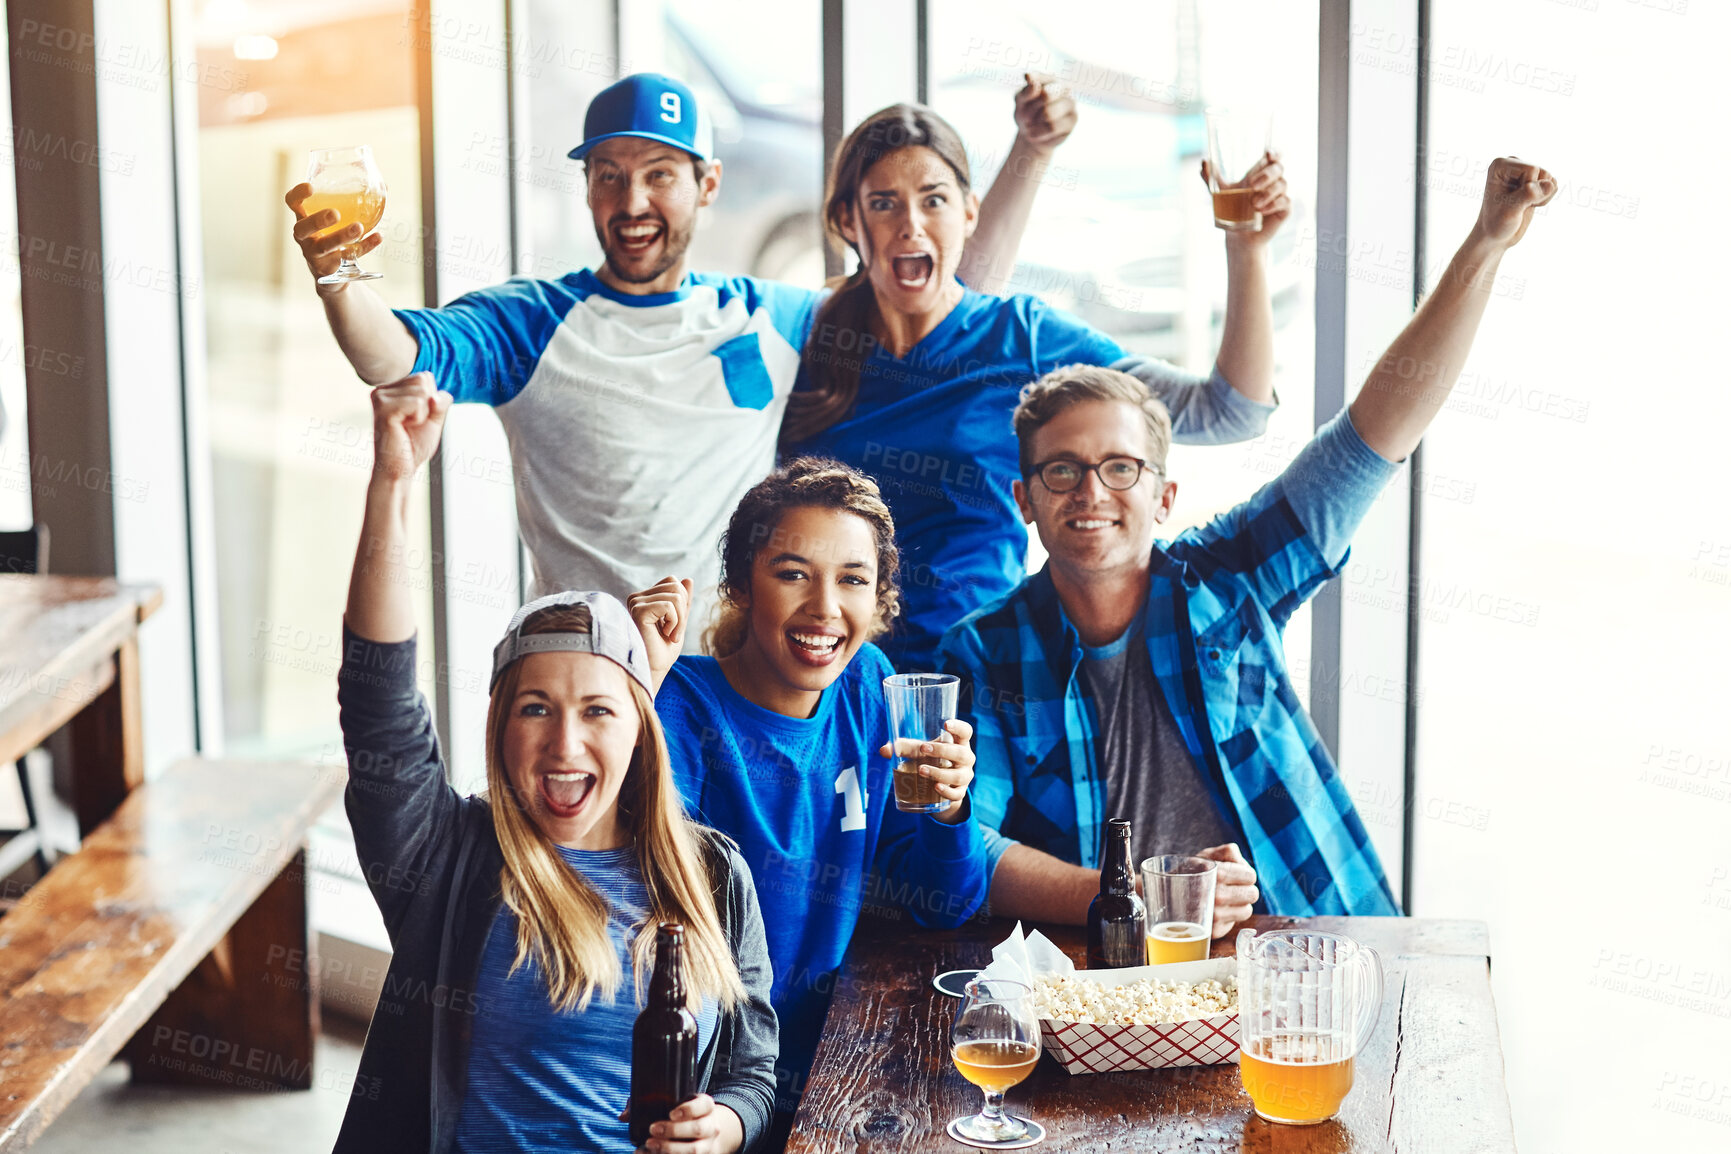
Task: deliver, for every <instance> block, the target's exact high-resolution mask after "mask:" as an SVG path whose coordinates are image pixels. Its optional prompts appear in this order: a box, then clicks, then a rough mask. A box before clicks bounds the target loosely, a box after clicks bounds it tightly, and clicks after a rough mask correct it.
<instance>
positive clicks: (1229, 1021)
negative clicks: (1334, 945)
mask: <svg viewBox="0 0 1731 1154" xmlns="http://www.w3.org/2000/svg"><path fill="white" fill-rule="evenodd" d="M986 975H992V976H996V977H1005V978H1015V979H1018V980H1020V981H1024V982H1027V983H1029V984H1034V983H1036V982H1038V981H1040V980H1041V979H1042V978H1069V979H1072V980H1074V981H1081V982H1089V983H1092V984H1096V985H1100V986H1107V987H1110V986H1122V985H1126V984H1128V983H1131V982H1135V981H1138V980H1140V979H1143V978H1152V979H1155V980H1157V981H1161V982H1167V983H1178V982H1188V983H1190V984H1191V985H1196V984H1198V983H1201V982H1207V981H1216V982H1220V983H1221V984H1222V985H1225V984H1227V983H1236V981H1237V978H1238V962H1237V960H1236V959H1234V958H1213V959H1210V960H1208V961H1202V962H1175V963H1172V964H1169V965H1164V966H1131V967H1127V968H1125V969H1120V970H1078V969H1076V967H1075V964H1074V963H1073V962H1071V961H1070V959H1069V957H1068V956H1066V955H1065V954H1064V952H1063V951H1062V950H1060V949H1058V947H1056V946H1054V945H1053V944H1052V943H1051V942H1050V941H1048V940H1047V939H1046V936H1045V935H1044V934H1041V933H1040V932H1039V931H1037V930H1036V931H1034V932H1033V933H1030V934H1028V935H1027V936H1026V937H1023V934H1022V926H1021V923H1020V922H1018V923H1017V924H1016V928H1015V929H1014V930H1013V931H1012V932H1011V934H1010V936H1009V937H1008V938H1006V939H1005V940H1004V941H1003V942H1001V943H999V944H998V945H997V946H994V947H993V949H992V961H991V963H990V964H989V965H988V966H987V967H986V969H985V970H984V971H982V975H981V976H986ZM1238 1038H1239V1034H1238V1012H1237V1010H1233V1011H1232V1012H1231V1013H1227V1014H1215V1015H1213V1016H1212V1017H1207V1018H1191V1019H1188V1020H1186V1021H1182V1022H1162V1023H1159V1024H1157V1025H1132V1026H1123V1025H1101V1024H1098V1023H1095V1022H1071V1021H1059V1020H1057V1019H1053V1018H1045V1017H1042V1018H1041V1019H1040V1040H1041V1042H1042V1043H1043V1048H1044V1049H1045V1050H1047V1051H1049V1052H1050V1053H1051V1055H1052V1056H1053V1057H1054V1058H1056V1059H1057V1060H1058V1062H1059V1063H1060V1064H1061V1065H1062V1066H1063V1067H1064V1069H1065V1070H1067V1071H1069V1072H1070V1073H1072V1074H1100V1073H1104V1072H1106V1071H1108V1070H1159V1069H1164V1068H1166V1067H1170V1066H1213V1065H1219V1064H1221V1063H1224V1062H1235V1061H1237V1060H1238Z"/></svg>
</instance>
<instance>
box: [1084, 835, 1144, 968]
mask: <svg viewBox="0 0 1731 1154" xmlns="http://www.w3.org/2000/svg"><path fill="white" fill-rule="evenodd" d="M1147 925H1148V921H1147V910H1146V909H1145V908H1144V907H1143V905H1142V899H1141V898H1139V897H1137V896H1136V875H1135V874H1134V873H1133V872H1131V868H1130V823H1129V822H1127V821H1125V820H1123V819H1122V818H1113V819H1112V820H1111V821H1109V822H1107V823H1106V852H1105V854H1104V855H1103V856H1102V858H1101V862H1100V892H1099V893H1097V894H1095V895H1094V900H1093V901H1092V902H1090V903H1089V904H1088V968H1089V969H1090V970H1111V969H1118V968H1120V967H1123V966H1140V965H1143V964H1145V963H1146V962H1147V960H1148V958H1147V946H1146V944H1145V942H1144V938H1145V937H1146V934H1147Z"/></svg>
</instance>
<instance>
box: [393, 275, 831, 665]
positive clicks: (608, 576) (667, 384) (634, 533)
mask: <svg viewBox="0 0 1731 1154" xmlns="http://www.w3.org/2000/svg"><path fill="white" fill-rule="evenodd" d="M817 299H818V297H817V294H816V293H814V292H810V291H808V290H805V289H798V288H794V287H792V286H790V285H783V284H776V283H774V282H773V281H762V280H756V279H754V278H752V277H719V276H712V275H709V274H704V273H693V274H690V275H688V276H687V277H686V278H685V280H684V281H683V282H682V283H681V284H680V286H679V288H678V289H676V290H674V291H673V292H669V293H658V294H654V295H650V296H633V295H631V294H629V293H621V292H616V291H615V290H613V289H611V288H609V287H607V285H605V284H603V283H602V282H601V281H600V280H598V279H597V278H596V276H595V274H594V273H592V272H589V271H587V270H584V271H581V272H574V273H570V274H569V275H566V276H563V277H560V278H559V279H557V280H534V279H530V278H526V277H518V278H514V279H512V280H510V281H507V282H506V283H504V284H502V285H495V286H493V287H491V288H486V289H482V290H480V291H479V292H472V293H469V294H468V295H466V296H462V297H459V298H458V299H456V300H454V301H452V302H451V303H450V304H448V305H445V306H444V307H443V308H437V309H401V310H398V311H397V313H396V315H397V317H399V318H400V319H401V320H402V322H403V323H404V324H405V325H406V326H407V327H408V329H409V332H410V333H412V334H413V335H414V337H415V339H416V341H417V342H418V345H419V350H420V351H419V352H418V353H417V355H416V357H415V366H414V367H415V371H417V372H420V371H426V372H430V373H432V374H433V378H434V380H435V381H436V382H437V383H438V385H439V387H440V388H443V389H447V390H449V391H450V392H451V394H452V395H453V396H454V397H456V399H457V400H458V401H475V402H480V403H483V404H489V405H492V406H493V407H494V408H495V409H496V410H497V412H498V414H499V421H500V423H501V424H502V425H504V427H505V436H506V438H507V439H508V440H509V442H510V445H511V465H512V480H513V484H514V485H515V487H516V496H517V521H518V525H519V528H520V529H521V532H522V534H523V543H524V544H525V545H527V546H528V549H529V554H530V557H531V559H532V560H533V562H534V582H533V588H532V589H531V592H530V596H532V597H534V596H540V595H542V594H546V593H552V592H556V591H558V590H561V589H601V590H605V591H606V592H608V593H611V594H613V595H614V596H616V597H620V598H623V597H625V596H627V595H628V594H630V593H634V592H636V591H637V590H639V589H646V588H648V587H649V586H650V585H653V584H654V583H655V582H657V581H659V580H660V579H661V578H663V577H666V576H669V575H674V576H679V577H690V578H691V579H692V581H693V583H694V584H695V586H696V590H695V593H696V604H697V610H698V612H699V614H701V613H703V612H705V611H706V609H707V607H708V605H709V604H711V602H712V600H713V597H714V589H715V586H716V584H717V581H718V577H719V561H718V559H717V554H716V548H715V545H716V542H717V541H718V540H720V538H721V532H722V530H723V529H724V528H726V526H727V519H728V517H730V516H731V515H732V513H733V509H734V506H735V505H737V504H738V503H739V499H740V498H741V497H742V496H744V495H745V491H746V490H747V489H749V488H750V487H751V486H753V485H755V484H757V482H759V481H761V480H762V479H763V478H764V477H765V476H766V475H767V474H768V473H769V471H770V469H771V468H772V467H773V466H774V463H775V441H776V437H777V436H778V434H779V433H780V430H781V414H782V410H783V409H784V408H785V407H786V405H787V397H788V394H789V393H790V392H791V391H792V390H793V383H794V378H795V375H796V374H797V372H798V368H799V350H800V348H801V346H802V345H803V344H804V343H805V335H806V332H807V330H808V329H809V328H810V326H811V318H812V312H813V310H814V308H815V306H816V302H817ZM699 619H700V620H701V616H700V617H699ZM696 633H697V631H695V630H694V631H693V638H694V639H695V637H696Z"/></svg>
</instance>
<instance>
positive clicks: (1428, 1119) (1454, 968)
mask: <svg viewBox="0 0 1731 1154" xmlns="http://www.w3.org/2000/svg"><path fill="white" fill-rule="evenodd" d="M1249 924H1250V926H1251V928H1253V929H1256V930H1257V931H1258V932H1261V931H1263V930H1269V929H1280V928H1286V927H1289V926H1294V925H1300V924H1302V925H1305V926H1308V927H1311V928H1314V929H1319V930H1327V931H1330V932H1335V933H1343V934H1346V935H1348V936H1350V937H1352V938H1355V939H1357V940H1358V941H1361V942H1363V943H1365V944H1366V945H1369V946H1372V947H1374V948H1375V949H1376V950H1378V951H1379V952H1380V953H1381V954H1382V959H1383V966H1384V968H1385V971H1386V976H1387V992H1386V995H1385V997H1384V1001H1383V1006H1382V1014H1381V1017H1380V1018H1379V1020H1378V1022H1377V1025H1376V1030H1375V1032H1374V1034H1373V1035H1372V1037H1371V1040H1370V1043H1369V1044H1368V1046H1367V1047H1366V1049H1365V1051H1364V1052H1363V1053H1361V1054H1360V1055H1359V1058H1358V1062H1357V1064H1356V1066H1357V1071H1356V1079H1355V1082H1354V1086H1353V1090H1352V1093H1351V1094H1350V1095H1349V1096H1348V1097H1347V1099H1346V1102H1345V1103H1344V1105H1343V1106H1342V1110H1341V1115H1340V1117H1339V1118H1338V1119H1337V1120H1335V1121H1332V1122H1326V1123H1323V1124H1321V1125H1318V1126H1276V1125H1272V1124H1270V1123H1267V1122H1264V1121H1262V1120H1261V1119H1259V1118H1257V1117H1256V1116H1255V1115H1254V1114H1253V1113H1252V1111H1251V1106H1250V1099H1249V1098H1248V1097H1246V1096H1245V1094H1244V1090H1243V1087H1242V1085H1241V1084H1240V1082H1239V1078H1238V1067H1237V1065H1236V1064H1228V1065H1221V1066H1200V1067H1198V1066H1193V1067H1187V1068H1179V1069H1170V1070H1144V1071H1136V1072H1125V1073H1115V1074H1076V1075H1072V1074H1067V1073H1065V1072H1064V1069H1063V1067H1062V1066H1060V1065H1058V1064H1057V1062H1056V1061H1054V1060H1053V1059H1052V1058H1051V1057H1050V1056H1047V1057H1043V1058H1042V1059H1041V1061H1040V1065H1039V1066H1038V1068H1036V1070H1035V1071H1034V1074H1033V1076H1032V1077H1030V1078H1029V1079H1028V1080H1027V1081H1026V1082H1024V1083H1022V1084H1021V1085H1020V1086H1018V1087H1016V1088H1015V1089H1013V1090H1011V1091H1010V1093H1009V1096H1008V1108H1009V1109H1010V1110H1011V1111H1012V1112H1013V1113H1017V1114H1025V1115H1028V1116H1031V1117H1033V1118H1035V1119H1037V1120H1038V1121H1039V1122H1040V1123H1041V1124H1042V1125H1044V1126H1045V1127H1046V1131H1047V1137H1046V1141H1045V1142H1044V1143H1043V1144H1042V1145H1041V1146H1040V1147H1037V1148H1036V1149H1044V1150H1051V1151H1060V1150H1061V1151H1065V1152H1066V1154H1068V1152H1070V1151H1096V1150H1097V1151H1106V1150H1110V1151H1114V1152H1117V1151H1131V1150H1135V1151H1142V1150H1146V1151H1167V1150H1170V1151H1184V1152H1186V1154H1215V1152H1220V1151H1292V1152H1297V1151H1304V1152H1306V1154H1309V1152H1322V1151H1353V1152H1358V1151H1372V1150H1374V1151H1400V1152H1401V1154H1407V1152H1409V1151H1411V1152H1417V1151H1437V1152H1439V1154H1442V1152H1447V1154H1479V1152H1483V1151H1513V1150H1514V1149H1515V1143H1514V1129H1513V1126H1512V1124H1511V1122H1510V1118H1509V1104H1508V1094H1507V1091H1506V1089H1505V1087H1504V1082H1503V1059H1502V1048H1501V1045H1500V1042H1499V1040H1498V1037H1497V1023H1496V1008H1495V1005H1494V1004H1493V1002H1492V999H1491V987H1490V946H1489V939H1488V936H1487V934H1486V930H1485V926H1484V924H1483V923H1482V922H1467V921H1443V920H1438V919H1422V918H1310V919H1304V920H1303V921H1299V920H1297V919H1293V918H1273V917H1258V918H1253V919H1251V921H1250V923H1249ZM1011 925H1012V923H1008V922H1003V921H991V922H981V923H975V924H973V925H970V926H967V927H964V928H962V929H960V930H955V931H948V932H930V931H919V930H915V929H913V928H912V927H911V926H908V925H906V924H905V923H891V922H861V924H860V929H859V931H858V932H857V933H856V934H855V935H854V940H853V944H852V947H851V949H850V951H849V953H848V960H847V962H846V963H845V964H844V966H843V969H842V974H841V978H840V980H839V981H838V982H837V984H836V994H835V998H834V1000H833V1002H832V1003H831V1005H830V1010H829V1019H828V1021H827V1023H826V1025H825V1028H824V1035H823V1041H822V1042H821V1043H820V1044H819V1046H818V1051H817V1059H816V1061H815V1063H814V1065H813V1067H812V1073H811V1078H810V1080H809V1081H808V1082H807V1084H806V1090H805V1097H804V1100H803V1102H802V1104H801V1106H800V1110H799V1116H798V1119H797V1121H796V1123H795V1125H794V1131H793V1138H792V1140H791V1141H790V1142H789V1143H788V1146H787V1150H788V1152H789V1154H818V1152H824V1154H839V1152H841V1151H847V1152H848V1154H858V1152H863V1151H873V1152H876V1151H898V1152H910V1154H911V1152H914V1151H944V1152H945V1154H963V1152H965V1151H966V1150H968V1149H971V1147H966V1146H963V1145H961V1144H960V1143H958V1142H956V1141H955V1140H953V1139H951V1138H950V1137H948V1136H947V1135H946V1134H945V1133H944V1126H945V1125H946V1124H947V1123H948V1122H949V1121H950V1119H952V1118H955V1117H958V1116H960V1115H962V1114H971V1113H975V1112H977V1111H978V1110H979V1108H980V1101H981V1095H980V1091H979V1090H978V1089H976V1088H975V1087H974V1086H972V1085H970V1084H969V1083H967V1082H965V1081H963V1080H962V1076H961V1075H960V1074H958V1073H956V1070H955V1066H954V1064H953V1063H952V1062H951V1060H950V1054H949V1028H950V1023H951V1021H952V1020H953V1018H954V1016H955V1011H956V1005H957V1003H956V1000H955V999H953V998H949V997H946V996H944V995H942V994H939V993H937V992H936V991H935V990H933V989H932V986H931V979H932V978H933V977H934V976H935V975H937V974H939V973H941V972H943V971H945V970H953V969H963V968H977V967H979V966H982V965H984V964H985V963H986V962H988V961H989V960H990V959H991V948H992V946H994V945H996V944H997V943H999V942H1001V941H1003V940H1004V938H1005V937H1007V936H1008V935H1009V931H1010V928H1011ZM1024 928H1038V929H1039V930H1041V932H1043V933H1044V934H1046V936H1047V937H1049V938H1051V939H1052V941H1053V942H1054V944H1056V945H1058V946H1059V947H1060V948H1062V949H1063V950H1064V951H1065V952H1066V953H1068V954H1069V955H1070V956H1071V958H1072V959H1074V960H1075V961H1076V963H1077V964H1078V965H1080V964H1081V963H1082V960H1083V938H1082V931H1081V930H1080V929H1079V928H1075V927H1052V926H1039V927H1024ZM1233 936H1236V935H1233ZM1233 953H1234V949H1233V946H1232V943H1231V942H1229V941H1223V942H1217V943H1215V948H1214V950H1213V956H1214V957H1230V956H1232V955H1233Z"/></svg>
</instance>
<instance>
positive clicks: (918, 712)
mask: <svg viewBox="0 0 1731 1154" xmlns="http://www.w3.org/2000/svg"><path fill="white" fill-rule="evenodd" d="M961 684H962V681H961V678H959V677H953V676H951V675H950V674H947V673H896V674H892V675H890V676H889V677H886V678H884V697H885V699H886V701H887V702H888V704H889V711H890V745H891V748H893V749H896V750H898V751H899V749H900V743H901V742H904V741H913V742H925V741H949V740H951V739H950V738H949V737H948V736H946V732H945V730H944V722H946V721H948V720H950V719H951V718H953V717H954V716H955V715H956V697H957V693H958V691H959V690H960V689H961ZM948 764H949V763H948V762H945V763H944V766H945V767H946V768H947V767H948ZM894 781H895V789H896V808H897V809H899V810H901V811H902V812H903V813H942V812H944V810H946V809H949V808H950V806H951V805H953V804H955V803H953V802H951V801H950V800H949V799H948V798H946V797H944V796H943V795H942V794H940V793H939V792H938V785H937V782H935V781H933V780H932V779H931V778H929V777H925V776H923V775H922V774H921V773H920V759H919V758H918V757H903V756H901V755H900V754H899V752H898V755H897V757H896V766H895V774H894Z"/></svg>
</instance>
